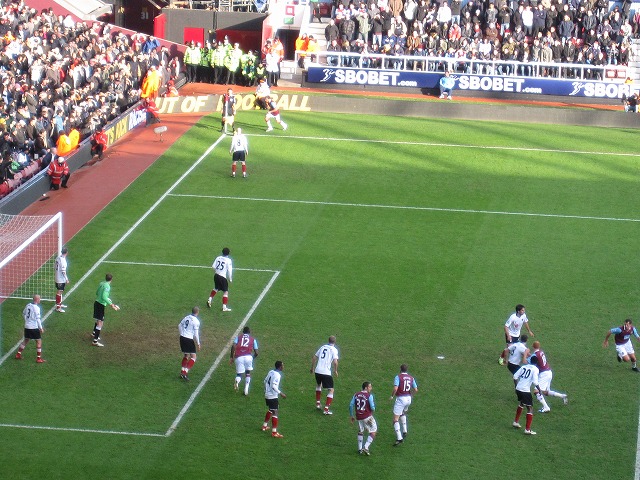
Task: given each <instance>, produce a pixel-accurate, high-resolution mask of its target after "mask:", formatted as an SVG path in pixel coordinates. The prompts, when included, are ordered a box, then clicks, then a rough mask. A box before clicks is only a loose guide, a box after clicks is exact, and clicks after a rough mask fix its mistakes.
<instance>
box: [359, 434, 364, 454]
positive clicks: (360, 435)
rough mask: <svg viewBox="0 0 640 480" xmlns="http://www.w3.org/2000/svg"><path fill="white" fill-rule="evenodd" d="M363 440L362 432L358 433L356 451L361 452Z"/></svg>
mask: <svg viewBox="0 0 640 480" xmlns="http://www.w3.org/2000/svg"><path fill="white" fill-rule="evenodd" d="M363 439H364V433H363V432H359V433H358V450H362V441H363Z"/></svg>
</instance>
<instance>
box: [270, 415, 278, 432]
mask: <svg viewBox="0 0 640 480" xmlns="http://www.w3.org/2000/svg"><path fill="white" fill-rule="evenodd" d="M277 429H278V417H277V416H275V415H272V416H271V430H273V431H274V432H275V431H276V430H277Z"/></svg>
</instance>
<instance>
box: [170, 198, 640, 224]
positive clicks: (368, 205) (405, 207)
mask: <svg viewBox="0 0 640 480" xmlns="http://www.w3.org/2000/svg"><path fill="white" fill-rule="evenodd" d="M169 196H171V197H183V198H202V199H215V200H238V201H247V202H273V203H291V204H300V205H324V206H332V207H354V208H379V209H390V210H409V211H418V212H419V211H422V212H443V213H471V214H477V215H504V216H514V217H538V218H568V219H575V220H599V221H606V222H634V223H637V222H640V218H619V217H595V216H589V215H564V214H560V213H529V212H505V211H499V210H473V209H465V208H443V207H417V206H410V205H383V204H376V203H348V202H323V201H316V200H290V199H284V198H254V197H230V196H224V195H196V194H185V193H181V194H177V193H172V194H170V195H169Z"/></svg>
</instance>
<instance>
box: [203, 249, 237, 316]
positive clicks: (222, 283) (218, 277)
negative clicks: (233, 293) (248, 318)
mask: <svg viewBox="0 0 640 480" xmlns="http://www.w3.org/2000/svg"><path fill="white" fill-rule="evenodd" d="M230 253H231V250H229V249H228V248H226V247H225V248H223V249H222V255H220V256H218V257H216V259H215V260H214V261H213V265H211V267H212V268H213V290H211V293H210V294H209V300H207V307H209V308H211V301H212V300H213V297H215V296H216V293H218V291H220V290H222V311H223V312H230V311H231V309H230V308H229V306H228V305H227V304H228V302H229V284H230V283H231V282H232V281H233V261H232V260H231V258H229V254H230Z"/></svg>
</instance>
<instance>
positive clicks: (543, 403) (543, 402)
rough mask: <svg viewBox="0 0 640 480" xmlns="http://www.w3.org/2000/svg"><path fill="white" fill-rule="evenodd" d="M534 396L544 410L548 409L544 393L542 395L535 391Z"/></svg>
mask: <svg viewBox="0 0 640 480" xmlns="http://www.w3.org/2000/svg"><path fill="white" fill-rule="evenodd" d="M549 394H551V392H549ZM536 398H537V399H538V401H539V402H540V403H541V404H542V408H544V409H545V410H549V405H548V404H547V401H546V400H545V399H544V395H542V394H541V393H536Z"/></svg>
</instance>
